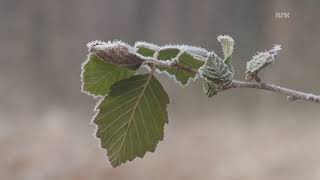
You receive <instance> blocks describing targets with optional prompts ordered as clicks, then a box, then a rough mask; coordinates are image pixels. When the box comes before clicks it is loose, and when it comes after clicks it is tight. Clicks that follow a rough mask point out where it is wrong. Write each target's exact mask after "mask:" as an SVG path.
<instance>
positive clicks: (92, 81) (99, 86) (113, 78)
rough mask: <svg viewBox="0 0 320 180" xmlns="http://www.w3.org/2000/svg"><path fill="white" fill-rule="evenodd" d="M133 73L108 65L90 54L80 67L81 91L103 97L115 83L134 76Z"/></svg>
mask: <svg viewBox="0 0 320 180" xmlns="http://www.w3.org/2000/svg"><path fill="white" fill-rule="evenodd" d="M134 73H135V71H133V70H130V69H127V68H124V67H120V66H117V65H115V64H110V63H107V62H105V61H103V60H102V59H101V58H99V57H98V56H97V55H95V54H93V53H90V54H89V55H88V59H87V61H86V62H85V63H84V64H83V65H82V73H81V80H82V91H83V92H86V93H88V94H91V95H94V96H104V95H106V94H107V93H108V91H109V89H110V87H111V86H112V85H113V84H114V83H115V82H117V81H120V80H122V79H125V78H128V77H130V76H132V75H134Z"/></svg>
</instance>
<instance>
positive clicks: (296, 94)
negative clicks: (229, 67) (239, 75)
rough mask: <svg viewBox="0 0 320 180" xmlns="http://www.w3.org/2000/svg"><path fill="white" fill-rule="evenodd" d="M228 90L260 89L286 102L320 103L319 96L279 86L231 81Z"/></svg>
mask: <svg viewBox="0 0 320 180" xmlns="http://www.w3.org/2000/svg"><path fill="white" fill-rule="evenodd" d="M230 88H254V89H262V90H267V91H272V92H275V93H279V94H282V95H286V96H287V97H288V98H287V99H288V100H304V101H309V102H316V103H320V96H319V95H315V94H311V93H305V92H301V91H296V90H292V89H288V88H284V87H280V86H276V85H273V84H268V83H263V84H259V83H254V82H245V81H238V80H233V81H232V82H231V84H230V85H229V86H228V87H227V88H226V89H230Z"/></svg>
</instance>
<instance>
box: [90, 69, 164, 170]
mask: <svg viewBox="0 0 320 180" xmlns="http://www.w3.org/2000/svg"><path fill="white" fill-rule="evenodd" d="M167 104H169V97H168V95H167V93H166V92H165V91H164V89H163V87H162V86H161V84H160V82H159V81H158V80H157V79H156V78H155V77H154V76H153V75H152V74H145V75H136V76H133V77H131V78H129V79H125V80H121V81H119V82H117V83H115V84H114V85H113V86H112V88H111V91H110V93H109V94H108V96H106V97H105V99H103V100H102V101H101V103H100V104H99V105H98V107H97V109H98V113H97V115H96V117H95V118H94V123H95V124H97V126H98V130H97V133H96V136H97V137H98V138H100V142H101V147H102V148H105V149H107V155H108V157H109V160H110V162H111V164H112V166H113V167H116V166H119V165H120V164H122V163H125V162H126V161H128V160H129V161H131V160H133V159H134V158H136V157H143V156H144V155H145V154H146V152H147V151H150V152H154V150H155V148H156V146H157V144H158V142H159V141H160V140H162V139H163V134H164V132H163V131H164V125H165V123H168V114H167V110H166V109H167Z"/></svg>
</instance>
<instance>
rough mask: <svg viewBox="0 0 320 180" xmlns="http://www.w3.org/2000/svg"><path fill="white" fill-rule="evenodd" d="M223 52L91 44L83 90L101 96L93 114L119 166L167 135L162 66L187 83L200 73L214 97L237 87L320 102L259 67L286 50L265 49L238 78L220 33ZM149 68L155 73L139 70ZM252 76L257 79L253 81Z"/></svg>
mask: <svg viewBox="0 0 320 180" xmlns="http://www.w3.org/2000/svg"><path fill="white" fill-rule="evenodd" d="M218 41H219V42H220V44H221V46H222V52H223V57H219V56H218V55H217V54H216V53H215V52H214V51H208V50H206V49H203V48H200V47H192V46H187V45H166V46H157V45H155V44H151V43H146V42H137V43H135V45H134V46H130V45H129V44H127V43H124V42H121V41H109V42H102V41H93V42H90V43H88V45H87V46H88V48H89V54H88V57H87V60H86V61H85V62H84V63H83V65H82V72H81V80H82V92H84V93H87V94H89V95H92V96H93V97H95V98H99V102H98V104H97V105H96V108H95V115H94V117H93V119H92V121H93V123H94V124H95V125H96V126H97V131H96V136H97V137H98V138H99V140H100V143H101V147H102V148H104V149H106V150H107V155H108V157H109V160H110V162H111V165H112V166H113V167H116V166H119V165H120V164H122V163H125V162H126V161H131V160H133V159H134V158H136V157H141V158H142V157H143V156H144V155H145V154H146V152H148V151H150V152H154V151H155V149H156V146H157V144H158V142H159V141H161V140H163V136H164V125H165V124H166V123H168V113H167V105H168V104H169V102H170V101H169V97H168V95H167V93H166V92H165V90H164V89H163V87H162V85H161V83H160V82H159V81H158V80H157V78H156V77H155V76H154V73H155V72H156V71H157V72H159V73H165V74H167V75H168V76H169V77H170V78H173V79H174V80H175V81H176V82H177V83H178V84H180V85H181V86H187V85H188V84H189V83H191V82H192V81H194V80H196V79H198V78H200V79H202V80H203V89H204V92H205V94H206V95H207V96H208V97H212V96H214V95H217V94H218V93H219V92H221V91H225V90H228V89H233V88H256V89H263V90H267V91H273V92H275V93H280V94H283V95H285V96H287V99H288V100H305V101H309V102H316V103H319V102H320V96H318V95H314V94H310V93H304V92H300V91H296V90H291V89H287V88H283V87H280V86H277V85H273V84H269V83H266V82H264V81H262V80H261V78H260V77H259V72H260V70H261V69H263V68H265V67H267V66H268V65H269V64H271V63H273V62H274V61H275V58H276V56H277V55H278V54H279V52H280V50H281V46H280V45H275V46H274V47H273V48H272V49H271V50H269V51H265V52H259V53H257V55H255V56H253V58H252V59H251V60H250V61H248V62H247V70H246V72H245V77H246V79H247V81H239V80H235V79H234V67H233V66H232V63H231V59H232V53H233V51H234V40H233V39H232V38H231V37H230V36H226V35H224V36H219V37H218ZM142 67H146V68H147V69H148V70H149V72H148V73H146V74H138V73H137V69H139V68H142ZM250 81H251V82H250Z"/></svg>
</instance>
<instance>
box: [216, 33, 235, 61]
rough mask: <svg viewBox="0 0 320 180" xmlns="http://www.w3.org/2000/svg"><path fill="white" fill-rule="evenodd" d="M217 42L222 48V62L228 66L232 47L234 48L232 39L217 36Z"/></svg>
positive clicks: (226, 36)
mask: <svg viewBox="0 0 320 180" xmlns="http://www.w3.org/2000/svg"><path fill="white" fill-rule="evenodd" d="M218 41H219V42H220V44H221V46H222V50H223V57H224V62H225V63H226V64H230V63H231V57H232V53H233V47H234V40H233V38H232V37H230V36H228V35H221V36H218Z"/></svg>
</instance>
